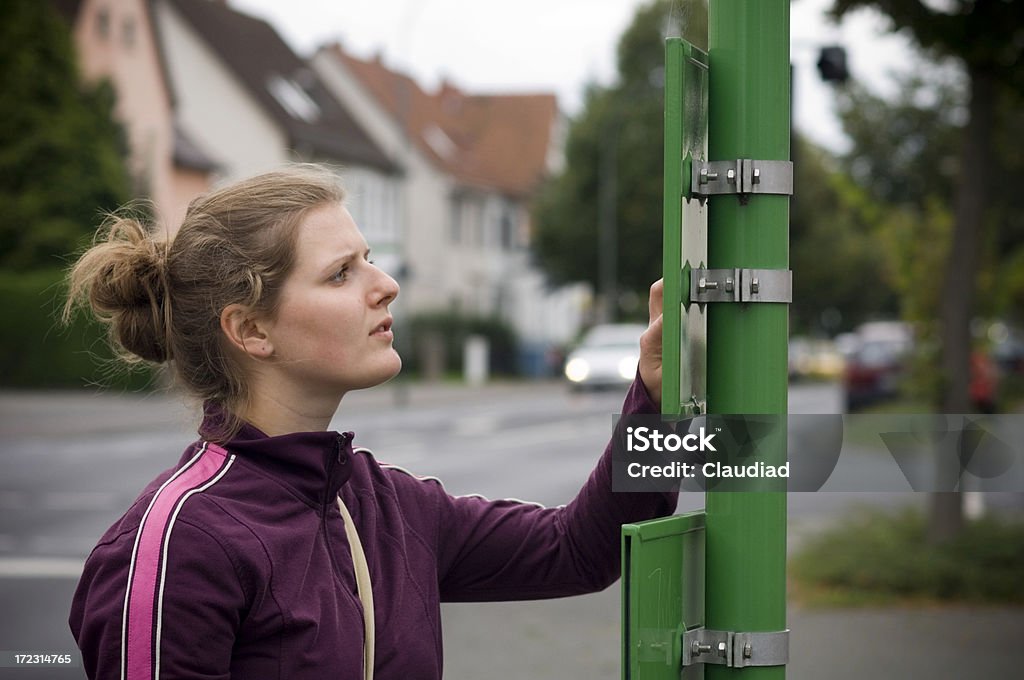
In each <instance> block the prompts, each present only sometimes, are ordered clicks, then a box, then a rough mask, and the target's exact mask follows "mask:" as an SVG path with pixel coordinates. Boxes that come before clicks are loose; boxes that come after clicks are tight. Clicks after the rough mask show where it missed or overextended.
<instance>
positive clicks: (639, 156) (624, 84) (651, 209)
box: [534, 0, 707, 311]
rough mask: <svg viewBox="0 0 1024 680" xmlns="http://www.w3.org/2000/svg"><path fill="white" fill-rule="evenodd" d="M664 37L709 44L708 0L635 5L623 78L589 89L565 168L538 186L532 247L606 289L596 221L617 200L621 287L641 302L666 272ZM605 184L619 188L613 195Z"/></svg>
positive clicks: (561, 274) (554, 267) (549, 262)
mask: <svg viewBox="0 0 1024 680" xmlns="http://www.w3.org/2000/svg"><path fill="white" fill-rule="evenodd" d="M666 35H682V36H684V37H685V38H686V39H687V40H689V41H690V42H692V43H694V44H696V45H698V46H701V47H703V48H705V49H706V48H707V9H706V5H705V3H704V2H703V1H702V0H687V1H686V2H683V3H682V4H681V5H680V3H679V2H671V1H669V0H656V1H655V2H652V3H651V4H648V5H646V6H644V7H641V8H640V9H639V10H638V11H637V14H636V16H635V17H634V19H633V22H632V24H631V25H630V26H629V28H627V29H626V32H625V33H624V34H623V35H622V37H621V38H620V40H619V45H618V71H619V75H618V82H617V83H616V84H615V85H613V86H611V87H607V88H603V87H598V86H591V87H589V89H588V91H587V94H586V102H585V105H584V109H583V112H582V113H581V114H580V115H579V117H578V118H577V119H576V120H575V121H573V122H572V125H571V127H570V130H569V135H568V139H567V142H566V168H565V171H564V172H563V173H562V174H561V175H559V176H557V177H555V178H554V179H552V180H551V181H550V182H549V183H548V184H547V185H546V186H545V187H543V188H542V190H541V191H540V193H539V197H538V199H537V201H536V204H535V210H534V214H535V217H536V223H537V234H536V240H535V247H536V252H537V256H538V259H539V261H540V264H541V266H542V267H543V268H544V269H545V270H546V271H547V273H548V275H549V276H550V277H551V279H552V280H554V281H555V282H566V281H587V282H589V283H591V284H592V285H594V287H595V288H596V289H599V290H601V289H602V286H601V281H600V266H599V249H600V247H601V243H600V241H601V238H600V234H599V229H598V225H599V223H600V222H601V219H602V218H601V214H600V211H601V206H602V205H604V206H605V207H606V209H610V208H611V206H612V205H614V217H613V224H614V231H615V232H616V238H615V242H616V243H615V245H613V246H612V250H613V251H614V255H615V257H616V263H615V265H616V266H615V269H616V271H617V273H618V276H617V284H618V287H619V289H620V290H626V291H632V292H634V293H636V295H635V296H632V297H634V298H637V297H639V299H640V300H643V299H645V298H646V290H647V288H648V287H649V286H650V284H651V282H652V281H653V280H654V279H656V278H658V276H659V275H660V271H661V238H662V237H661V223H662V216H661V206H662V201H661V193H662V147H663V144H662V139H663V125H664V124H663V122H662V121H663V113H662V111H663V106H664V94H663V88H662V82H661V80H660V78H661V75H662V74H663V69H664V61H665V57H664V38H665V36H666ZM602 168H603V169H604V172H605V175H604V177H603V178H602ZM609 168H610V171H611V173H612V176H611V179H609V174H608V173H609ZM602 191H614V195H613V197H612V198H611V200H609V197H608V196H602ZM605 219H608V215H605ZM602 292H604V291H603V290H602ZM620 297H621V299H629V297H630V296H628V295H623V296H620ZM645 310H646V307H644V309H643V310H641V311H645ZM625 311H629V310H625Z"/></svg>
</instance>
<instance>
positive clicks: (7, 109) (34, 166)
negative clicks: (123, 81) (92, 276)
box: [0, 0, 130, 271]
mask: <svg viewBox="0 0 1024 680" xmlns="http://www.w3.org/2000/svg"><path fill="white" fill-rule="evenodd" d="M0 82H3V83H4V96H3V97H2V98H0V120H3V121H4V122H3V125H2V126H0V206H2V208H0V210H2V213H0V266H2V267H4V268H5V269H11V270H17V271H26V270H30V269H35V268H41V267H59V266H61V265H62V264H63V263H62V262H61V261H60V259H59V258H60V257H62V256H66V255H67V254H69V253H71V252H73V251H74V250H75V249H76V248H77V247H78V246H79V245H80V243H81V240H82V238H83V237H84V236H86V235H88V234H90V233H92V231H93V229H94V228H95V225H96V223H97V217H98V215H99V213H100V212H101V211H103V210H112V209H114V208H116V207H118V206H119V205H121V204H122V203H124V202H125V201H126V200H127V199H128V198H129V186H130V185H129V181H128V174H127V171H126V166H125V162H124V158H125V155H126V143H125V138H124V135H123V132H122V130H121V129H120V126H119V125H118V124H117V123H116V122H115V121H114V119H113V116H112V111H113V105H114V93H113V89H112V88H111V87H110V85H109V84H106V83H101V84H99V85H97V86H93V87H87V86H85V85H83V84H82V83H81V81H80V79H79V77H78V74H77V72H76V66H75V59H74V51H73V48H72V45H71V37H70V34H69V30H68V27H67V25H66V24H65V22H64V21H63V20H62V19H61V18H60V17H59V16H57V14H56V13H55V11H54V10H53V8H52V7H51V3H49V2H38V1H36V0H9V1H8V2H4V3H2V4H0Z"/></svg>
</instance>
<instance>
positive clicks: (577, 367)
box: [565, 357, 590, 382]
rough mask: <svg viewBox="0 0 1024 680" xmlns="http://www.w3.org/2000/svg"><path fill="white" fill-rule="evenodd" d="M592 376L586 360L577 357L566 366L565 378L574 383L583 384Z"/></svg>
mask: <svg viewBox="0 0 1024 680" xmlns="http://www.w3.org/2000/svg"><path fill="white" fill-rule="evenodd" d="M588 375H590V364H588V363H587V360H586V359H581V358H579V357H576V358H575V359H570V360H569V363H567V364H566V365H565V377H566V378H568V379H569V380H571V381H573V382H583V381H584V380H586V379H587V376H588Z"/></svg>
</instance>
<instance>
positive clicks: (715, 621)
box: [706, 0, 789, 680]
mask: <svg viewBox="0 0 1024 680" xmlns="http://www.w3.org/2000/svg"><path fill="white" fill-rule="evenodd" d="M709 23H710V25H709V34H708V46H709V50H708V52H709V55H708V56H709V60H710V73H711V77H710V78H709V102H708V109H709V112H710V116H709V119H710V120H709V133H708V157H709V159H710V160H734V159H739V158H750V159H755V160H788V157H789V0H711V2H710V7H709ZM788 233H789V198H788V197H787V196H775V195H752V196H750V197H749V200H748V201H747V202H746V203H745V204H742V203H741V202H740V200H739V199H738V198H737V197H735V196H716V197H713V198H711V199H710V204H709V215H708V259H709V267H711V268H731V267H749V268H759V269H788V267H789V236H788ZM787 336H788V309H787V305H785V304H779V303H753V304H740V303H735V304H709V305H708V350H707V360H708V373H707V374H708V386H707V393H708V412H709V413H717V414H743V413H745V414H766V413H776V414H784V413H786V410H787V393H786V389H787V368H786V363H787ZM783 422H785V421H784V419H783ZM770 450H771V452H772V455H773V456H777V458H775V459H774V460H771V461H770V462H772V463H775V464H779V463H782V462H784V460H785V456H786V435H785V429H784V428H782V429H781V432H780V433H779V436H778V437H777V438H776V439H775V440H773V441H772V443H771V444H770ZM706 548H707V585H706V598H707V600H706V607H707V623H706V625H707V627H708V628H709V629H713V630H724V631H736V632H756V631H781V630H784V629H785V628H786V495H785V494H784V493H778V492H776V493H771V492H719V493H708V494H707V546H706ZM740 673H742V676H740V675H739V674H740ZM737 677H742V678H743V679H744V680H764V679H771V680H778V679H781V678H784V677H785V667H784V666H767V667H749V668H728V667H725V666H718V665H708V666H707V667H706V678H708V680H715V679H719V678H737Z"/></svg>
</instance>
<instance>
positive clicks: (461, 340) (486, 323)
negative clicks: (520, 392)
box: [396, 312, 519, 375]
mask: <svg viewBox="0 0 1024 680" xmlns="http://www.w3.org/2000/svg"><path fill="white" fill-rule="evenodd" d="M470 335H481V336H483V337H485V338H487V341H488V343H489V346H490V357H489V358H490V372H491V374H492V375H515V374H516V373H517V371H518V364H517V362H518V358H519V357H518V352H519V342H518V339H517V338H516V334H515V331H514V330H512V328H511V327H510V326H509V325H508V324H506V323H505V322H503V321H501V320H500V319H495V318H489V317H473V316H466V315H463V314H459V313H457V312H435V313H426V314H418V315H414V316H412V317H411V318H409V319H408V320H407V321H406V322H405V323H404V324H402V325H401V327H399V328H398V329H396V343H397V344H398V351H399V353H400V354H401V355H402V362H403V365H404V372H406V373H407V374H419V373H420V372H421V371H422V369H423V367H422V366H421V365H420V364H421V362H422V356H421V350H422V345H423V343H425V342H428V338H429V337H431V336H432V337H434V338H436V339H438V340H439V341H440V343H441V345H442V347H443V354H444V364H445V365H444V370H445V371H446V372H448V371H457V372H461V371H462V359H463V346H464V344H465V341H466V338H467V337H468V336H470Z"/></svg>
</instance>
